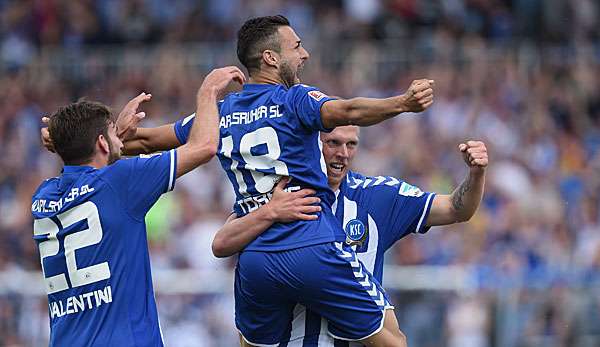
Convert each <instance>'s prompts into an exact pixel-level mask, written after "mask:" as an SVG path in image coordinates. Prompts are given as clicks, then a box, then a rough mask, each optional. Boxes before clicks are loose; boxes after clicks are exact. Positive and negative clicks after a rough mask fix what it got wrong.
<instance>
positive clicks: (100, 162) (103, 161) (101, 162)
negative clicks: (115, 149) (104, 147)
mask: <svg viewBox="0 0 600 347" xmlns="http://www.w3.org/2000/svg"><path fill="white" fill-rule="evenodd" d="M107 165H108V159H107V158H104V157H100V156H97V155H95V156H94V157H93V158H92V160H90V161H88V162H85V163H83V164H81V165H80V166H91V167H93V168H96V169H101V168H103V167H105V166H107Z"/></svg>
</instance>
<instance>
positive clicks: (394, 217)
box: [371, 177, 435, 249]
mask: <svg viewBox="0 0 600 347" xmlns="http://www.w3.org/2000/svg"><path fill="white" fill-rule="evenodd" d="M387 183H388V184H381V185H380V186H377V187H373V188H372V189H373V195H372V197H371V201H373V202H374V203H375V204H377V205H379V206H380V207H379V208H377V211H381V212H383V213H381V215H382V218H383V220H385V222H386V223H385V224H384V225H385V227H384V229H385V230H383V232H381V231H380V235H381V236H380V237H381V238H382V244H383V246H384V247H385V248H384V249H388V248H390V247H391V246H392V245H393V244H394V243H395V242H396V241H398V240H399V239H401V238H403V237H404V236H406V235H408V234H410V233H421V234H422V233H426V232H427V231H428V230H429V228H428V227H426V226H425V225H426V221H427V217H428V215H429V211H430V209H431V204H432V202H433V199H434V197H435V194H433V193H428V192H424V191H422V190H421V189H419V188H418V187H415V186H413V185H410V184H408V183H407V182H403V181H400V180H398V179H395V178H391V177H390V178H388V181H387ZM390 183H392V184H390Z"/></svg>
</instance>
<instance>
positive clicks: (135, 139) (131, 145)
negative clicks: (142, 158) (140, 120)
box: [123, 123, 181, 155]
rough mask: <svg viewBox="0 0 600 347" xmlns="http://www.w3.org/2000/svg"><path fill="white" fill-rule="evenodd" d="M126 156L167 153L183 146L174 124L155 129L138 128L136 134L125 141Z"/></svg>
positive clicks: (124, 151)
mask: <svg viewBox="0 0 600 347" xmlns="http://www.w3.org/2000/svg"><path fill="white" fill-rule="evenodd" d="M123 145H125V147H124V148H123V154H124V155H138V154H148V153H154V152H159V151H167V150H170V149H173V148H177V147H179V146H181V143H179V140H178V139H177V136H176V135H175V130H174V124H173V123H170V124H165V125H161V126H158V127H155V128H137V130H136V132H135V134H134V135H133V136H131V137H130V138H128V139H124V140H123Z"/></svg>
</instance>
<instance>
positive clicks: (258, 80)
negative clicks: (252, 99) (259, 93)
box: [248, 70, 286, 85]
mask: <svg viewBox="0 0 600 347" xmlns="http://www.w3.org/2000/svg"><path fill="white" fill-rule="evenodd" d="M248 83H252V84H282V85H286V84H285V82H284V81H283V80H282V79H281V77H279V74H278V73H277V72H276V71H264V70H261V71H258V72H254V73H253V74H252V75H251V76H250V78H249V79H248Z"/></svg>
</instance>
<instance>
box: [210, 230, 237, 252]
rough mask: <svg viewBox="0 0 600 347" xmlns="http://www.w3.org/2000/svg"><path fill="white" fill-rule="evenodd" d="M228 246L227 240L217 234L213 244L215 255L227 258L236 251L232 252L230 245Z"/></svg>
mask: <svg viewBox="0 0 600 347" xmlns="http://www.w3.org/2000/svg"><path fill="white" fill-rule="evenodd" d="M228 246H229V245H228V244H227V241H226V240H225V239H224V238H223V237H220V236H219V235H218V234H217V236H215V238H214V240H213V242H212V245H211V248H212V253H213V255H214V256H215V257H217V258H227V257H230V256H232V255H233V254H234V253H233V252H231V250H230V247H228Z"/></svg>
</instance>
